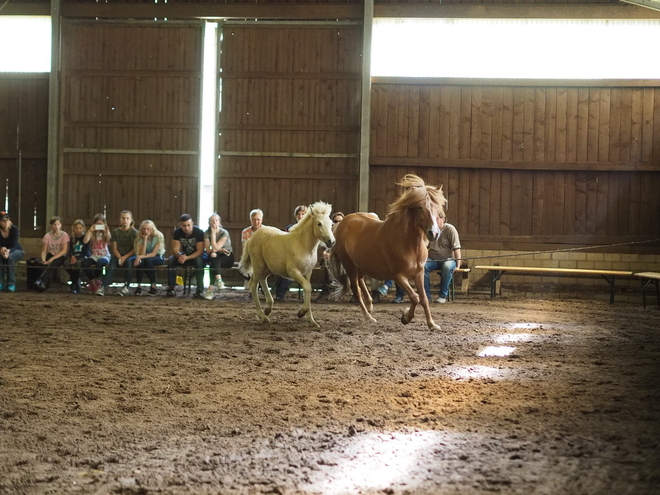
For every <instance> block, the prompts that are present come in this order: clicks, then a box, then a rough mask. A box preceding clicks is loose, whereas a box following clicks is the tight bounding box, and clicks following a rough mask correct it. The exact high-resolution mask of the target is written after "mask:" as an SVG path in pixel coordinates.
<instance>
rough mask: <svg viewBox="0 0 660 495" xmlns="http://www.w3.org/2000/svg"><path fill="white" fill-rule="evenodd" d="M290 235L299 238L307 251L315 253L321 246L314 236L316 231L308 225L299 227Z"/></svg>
mask: <svg viewBox="0 0 660 495" xmlns="http://www.w3.org/2000/svg"><path fill="white" fill-rule="evenodd" d="M289 235H293V236H296V237H298V238H299V239H300V242H301V244H302V245H303V246H304V247H305V249H306V250H307V249H308V250H309V251H314V250H315V249H316V248H317V247H318V245H319V240H318V239H317V238H316V237H315V236H314V231H313V230H312V229H311V228H309V227H308V226H306V225H300V226H298V227H297V228H296V229H295V230H294V231H293V232H290V233H289Z"/></svg>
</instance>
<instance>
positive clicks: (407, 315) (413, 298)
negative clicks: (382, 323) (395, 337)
mask: <svg viewBox="0 0 660 495" xmlns="http://www.w3.org/2000/svg"><path fill="white" fill-rule="evenodd" d="M394 282H395V283H396V284H397V285H398V286H399V287H400V288H402V289H403V290H405V291H406V294H408V299H410V306H409V307H408V309H406V310H405V311H404V312H403V314H402V315H401V323H403V324H404V325H407V324H408V323H410V322H411V321H412V319H413V318H414V317H415V308H416V307H417V305H418V304H419V295H418V294H417V292H415V291H414V290H413V288H412V286H411V285H410V282H408V278H407V277H404V276H402V275H397V276H395V277H394Z"/></svg>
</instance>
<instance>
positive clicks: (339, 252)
mask: <svg viewBox="0 0 660 495" xmlns="http://www.w3.org/2000/svg"><path fill="white" fill-rule="evenodd" d="M397 184H398V185H399V186H402V187H403V188H404V190H403V192H402V193H401V195H400V196H399V197H398V198H397V200H396V201H395V202H394V203H392V204H391V205H390V206H389V212H388V214H387V218H386V219H385V221H381V220H379V219H378V217H377V216H376V215H374V214H371V213H352V214H350V215H347V216H346V217H345V218H344V220H343V221H342V222H341V223H339V224H337V226H336V228H335V238H336V242H335V246H334V247H333V248H332V252H331V255H330V261H329V263H328V269H329V270H330V273H331V274H332V276H333V277H334V279H335V280H336V281H337V282H338V283H339V284H340V286H341V287H340V288H339V289H338V290H337V291H336V293H335V296H338V297H341V296H342V295H345V294H348V286H349V282H350V289H351V291H352V292H353V295H354V296H355V297H356V299H357V300H358V302H359V304H360V308H361V309H362V313H363V314H364V317H365V318H366V319H367V320H368V321H371V322H375V321H376V320H375V319H374V318H373V317H372V316H371V314H370V312H371V311H372V309H373V301H372V299H371V294H370V293H369V290H368V289H367V285H366V284H365V282H364V277H365V275H368V276H370V277H371V278H375V279H377V280H392V279H393V280H394V281H395V282H396V283H397V284H398V285H399V287H402V288H403V289H405V291H406V292H407V294H408V297H409V298H410V301H411V303H412V304H411V306H410V307H409V308H408V309H407V310H406V311H405V312H404V313H403V315H402V316H401V322H402V323H404V324H407V323H410V322H411V321H412V319H413V316H414V315H415V307H416V306H417V304H419V303H420V301H421V304H422V307H423V308H424V313H425V314H426V323H427V324H428V326H429V328H430V329H431V330H439V329H440V326H438V325H436V324H435V322H434V321H433V318H432V317H431V310H430V307H429V301H428V299H427V297H426V293H425V292H424V263H426V259H427V257H428V250H427V248H426V239H428V240H429V241H433V240H435V239H436V238H437V237H438V235H439V233H440V230H439V228H438V223H437V217H439V216H441V217H444V216H445V212H444V207H445V203H446V200H445V196H444V194H443V193H442V187H434V186H427V185H426V184H425V183H424V181H423V180H422V179H421V178H419V177H418V176H416V175H414V174H407V175H406V176H405V177H404V178H403V179H402V180H400V181H399V182H397ZM409 279H412V280H414V282H415V287H417V291H418V292H419V295H418V294H417V293H416V292H415V291H414V290H413V289H412V287H411V286H410V283H409V282H408V280H409ZM365 300H366V303H365Z"/></svg>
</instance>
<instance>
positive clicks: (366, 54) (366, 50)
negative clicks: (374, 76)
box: [358, 0, 374, 211]
mask: <svg viewBox="0 0 660 495" xmlns="http://www.w3.org/2000/svg"><path fill="white" fill-rule="evenodd" d="M373 21H374V0H365V1H364V19H363V21H362V112H361V116H360V192H359V197H358V208H359V210H360V211H368V210H369V140H370V137H371V136H370V133H371V37H372V30H373Z"/></svg>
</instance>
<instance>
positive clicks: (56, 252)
mask: <svg viewBox="0 0 660 495" xmlns="http://www.w3.org/2000/svg"><path fill="white" fill-rule="evenodd" d="M68 250H69V234H67V233H66V232H64V231H63V230H62V220H61V219H60V217H52V218H51V219H50V232H48V233H47V234H46V235H45V236H44V238H43V247H42V249H41V264H42V265H43V266H45V267H46V269H45V270H44V271H43V272H42V273H41V275H40V276H39V278H38V279H37V281H36V282H35V283H34V286H35V288H36V289H37V290H38V291H39V292H43V291H45V290H46V289H47V288H48V285H49V284H50V278H51V277H52V276H53V272H55V271H57V269H58V268H59V267H60V266H62V264H63V263H64V260H65V259H66V253H67V251H68Z"/></svg>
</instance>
